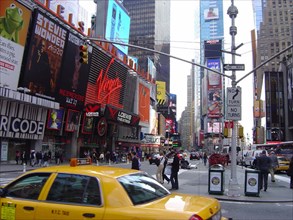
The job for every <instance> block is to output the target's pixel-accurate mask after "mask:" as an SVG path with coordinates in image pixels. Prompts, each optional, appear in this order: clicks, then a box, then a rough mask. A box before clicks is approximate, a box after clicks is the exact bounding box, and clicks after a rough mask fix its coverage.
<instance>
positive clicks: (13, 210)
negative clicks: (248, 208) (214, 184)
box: [0, 158, 227, 220]
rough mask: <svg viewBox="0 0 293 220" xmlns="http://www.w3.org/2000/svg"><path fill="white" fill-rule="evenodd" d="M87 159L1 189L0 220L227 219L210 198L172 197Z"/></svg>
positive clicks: (139, 174)
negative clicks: (90, 162)
mask: <svg viewBox="0 0 293 220" xmlns="http://www.w3.org/2000/svg"><path fill="white" fill-rule="evenodd" d="M88 160H89V159H86V158H83V159H81V158H74V159H72V160H71V161H70V166H69V165H62V166H52V167H43V168H38V169H35V170H33V171H29V172H26V173H25V174H23V175H22V176H20V177H18V178H17V179H15V180H13V181H12V182H10V183H9V184H7V185H6V186H4V187H0V204H1V207H2V208H1V209H0V216H1V219H25V220H36V219H37V220H50V219H64V220H66V219H68V220H69V219H70V220H72V219H101V220H103V219H108V220H109V219H117V220H119V219H121V220H125V219H137V218H139V219H141V220H151V219H162V220H169V219H178V220H186V219H213V220H227V218H224V217H222V213H221V204H220V203H219V201H218V200H217V199H215V198H212V197H207V196H200V195H195V194H183V193H176V192H174V193H173V192H172V193H171V192H170V191H169V190H168V189H166V188H165V187H164V186H163V185H162V184H160V183H159V182H158V181H157V180H155V179H154V178H153V177H152V176H150V175H149V174H148V173H146V172H144V171H139V170H133V169H125V168H121V167H111V166H96V165H90V164H87V163H88ZM179 204H180V205H179Z"/></svg>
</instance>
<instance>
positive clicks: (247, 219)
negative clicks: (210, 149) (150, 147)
mask: <svg viewBox="0 0 293 220" xmlns="http://www.w3.org/2000/svg"><path fill="white" fill-rule="evenodd" d="M192 163H194V164H195V163H198V161H192ZM115 166H122V167H126V168H130V167H131V164H117V165H115ZM141 169H142V170H144V171H146V172H148V173H149V174H151V175H152V176H154V177H155V173H156V165H150V164H149V163H148V162H143V163H142V167H141ZM196 172H198V170H193V169H191V170H180V172H179V184H180V182H182V183H183V182H186V181H190V179H189V177H190V175H194V174H195V173H196ZM200 172H205V171H202V170H201V171H200ZM21 174H23V172H19V171H18V172H8V173H1V174H0V185H2V184H5V183H8V182H9V181H11V180H12V179H14V178H16V177H17V176H19V175H21ZM278 175H279V174H278ZM279 178H283V179H285V178H288V177H286V176H285V175H284V174H280V175H279ZM165 186H166V188H170V185H167V184H166V183H165ZM196 192H197V189H196V188H195V189H190V192H189V193H192V194H194V193H196ZM187 193H188V192H187ZM292 196H293V191H292ZM220 203H221V206H222V213H223V216H225V217H229V218H232V219H233V220H275V219H279V220H292V219H293V203H292V202H291V203H259V202H235V201H220Z"/></svg>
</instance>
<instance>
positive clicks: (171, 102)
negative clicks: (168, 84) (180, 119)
mask: <svg viewBox="0 0 293 220" xmlns="http://www.w3.org/2000/svg"><path fill="white" fill-rule="evenodd" d="M169 108H170V110H171V111H172V112H173V114H174V115H175V117H176V115H177V114H176V112H177V95H176V94H170V97H169Z"/></svg>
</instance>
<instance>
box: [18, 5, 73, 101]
mask: <svg viewBox="0 0 293 220" xmlns="http://www.w3.org/2000/svg"><path fill="white" fill-rule="evenodd" d="M66 39H67V30H66V29H64V28H63V27H62V26H61V25H60V24H58V23H57V22H55V21H53V20H52V19H51V18H49V17H48V16H47V15H45V14H44V13H42V12H40V11H35V16H34V24H33V32H32V33H31V39H30V45H29V51H28V54H27V59H28V62H26V66H25V71H24V75H23V80H22V85H21V86H22V87H26V88H29V89H30V91H31V92H32V93H34V94H35V95H37V96H41V97H44V98H49V99H52V100H54V98H53V96H54V95H55V92H56V82H57V81H58V79H59V74H60V67H61V63H62V57H63V52H64V47H65V42H66Z"/></svg>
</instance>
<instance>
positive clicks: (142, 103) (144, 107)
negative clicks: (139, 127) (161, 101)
mask: <svg viewBox="0 0 293 220" xmlns="http://www.w3.org/2000/svg"><path fill="white" fill-rule="evenodd" d="M138 96H139V101H138V109H139V117H140V121H141V122H143V123H147V124H149V123H150V89H149V88H148V87H146V86H145V85H143V84H142V83H139V91H138Z"/></svg>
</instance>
